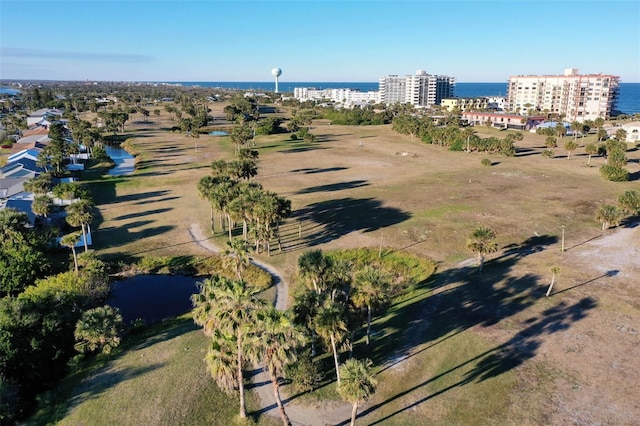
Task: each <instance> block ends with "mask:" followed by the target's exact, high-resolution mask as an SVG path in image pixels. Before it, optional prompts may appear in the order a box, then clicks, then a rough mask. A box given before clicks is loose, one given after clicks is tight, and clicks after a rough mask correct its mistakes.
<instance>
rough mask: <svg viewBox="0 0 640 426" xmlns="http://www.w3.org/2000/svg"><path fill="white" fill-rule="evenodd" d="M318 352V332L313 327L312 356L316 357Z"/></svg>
mask: <svg viewBox="0 0 640 426" xmlns="http://www.w3.org/2000/svg"><path fill="white" fill-rule="evenodd" d="M317 353H318V351H317V350H316V330H315V329H314V328H313V326H312V327H311V356H316V354H317Z"/></svg>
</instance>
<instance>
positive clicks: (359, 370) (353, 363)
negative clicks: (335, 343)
mask: <svg viewBox="0 0 640 426" xmlns="http://www.w3.org/2000/svg"><path fill="white" fill-rule="evenodd" d="M372 364H373V363H372V362H371V360H369V359H365V360H362V361H361V360H357V359H355V358H351V359H348V360H347V361H346V362H345V363H344V364H343V365H342V367H341V370H342V384H340V385H339V386H338V393H339V394H340V396H341V397H342V398H343V399H344V400H346V401H348V402H350V403H352V404H353V409H352V410H351V426H353V425H355V424H356V416H357V415H358V404H359V403H360V402H364V401H366V400H367V399H369V397H371V395H373V394H374V393H375V391H376V386H377V384H378V381H377V380H376V379H375V377H374V376H373V373H372V371H371V366H372Z"/></svg>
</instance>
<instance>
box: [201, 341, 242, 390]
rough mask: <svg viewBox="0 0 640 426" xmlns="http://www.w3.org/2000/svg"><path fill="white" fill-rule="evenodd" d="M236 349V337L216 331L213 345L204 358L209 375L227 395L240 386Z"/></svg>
mask: <svg viewBox="0 0 640 426" xmlns="http://www.w3.org/2000/svg"><path fill="white" fill-rule="evenodd" d="M235 347H236V343H235V339H234V336H230V335H226V334H223V333H221V332H220V331H218V330H216V331H214V332H213V334H212V335H211V344H210V345H209V348H208V350H207V355H205V358H204V360H205V362H206V364H207V368H208V370H209V374H211V377H212V378H213V380H215V382H216V384H217V385H218V387H219V388H220V389H221V390H222V391H223V392H225V393H227V394H232V393H233V392H234V391H235V390H236V389H237V386H238V370H237V368H236V357H235V356H234V353H235Z"/></svg>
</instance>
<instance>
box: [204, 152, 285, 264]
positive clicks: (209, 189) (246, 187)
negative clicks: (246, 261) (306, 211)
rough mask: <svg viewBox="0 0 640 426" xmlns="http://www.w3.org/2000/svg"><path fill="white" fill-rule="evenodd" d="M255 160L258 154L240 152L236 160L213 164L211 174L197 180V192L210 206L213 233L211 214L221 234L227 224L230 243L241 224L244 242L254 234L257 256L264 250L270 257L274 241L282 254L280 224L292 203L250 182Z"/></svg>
mask: <svg viewBox="0 0 640 426" xmlns="http://www.w3.org/2000/svg"><path fill="white" fill-rule="evenodd" d="M257 158H258V153H257V151H254V150H249V149H243V150H241V151H240V158H239V159H238V160H234V161H230V162H227V161H225V160H217V161H214V162H213V163H212V165H211V174H210V175H207V176H204V177H203V178H202V179H200V181H199V182H198V184H197V190H198V194H199V195H200V197H201V198H203V199H205V200H207V201H209V203H210V206H211V228H212V231H213V232H214V233H215V232H216V227H215V219H214V216H215V215H214V212H215V211H217V212H218V213H220V226H221V228H222V230H223V231H224V229H225V222H226V228H227V231H228V234H229V241H232V239H233V229H234V227H235V224H236V223H242V236H243V239H245V240H247V239H248V236H249V234H250V233H251V234H253V235H254V237H255V241H254V242H255V250H256V252H258V253H260V252H261V251H262V250H265V251H266V252H267V254H270V253H271V244H270V242H271V240H272V239H273V238H275V239H276V240H277V241H278V247H279V249H280V251H282V244H281V240H280V228H279V223H280V222H281V221H282V220H284V219H286V218H287V217H289V216H290V215H291V201H290V200H288V199H286V198H283V197H280V196H279V195H278V194H276V193H275V192H272V191H267V190H265V189H263V188H262V185H260V183H258V182H255V181H252V180H251V178H252V177H254V176H256V175H257Z"/></svg>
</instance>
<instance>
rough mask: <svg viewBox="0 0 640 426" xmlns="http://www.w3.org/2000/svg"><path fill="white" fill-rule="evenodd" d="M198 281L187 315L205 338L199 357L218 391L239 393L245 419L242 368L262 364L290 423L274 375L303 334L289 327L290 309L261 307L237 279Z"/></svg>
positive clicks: (288, 360) (288, 359) (293, 352)
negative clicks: (207, 340)
mask: <svg viewBox="0 0 640 426" xmlns="http://www.w3.org/2000/svg"><path fill="white" fill-rule="evenodd" d="M199 285H200V292H199V293H198V294H195V295H193V296H192V302H193V305H194V310H193V318H194V321H195V322H196V324H198V325H201V326H202V327H203V328H204V332H205V334H206V335H207V336H208V337H210V339H211V343H210V345H209V349H208V351H207V355H206V358H205V361H206V364H207V368H208V370H209V372H210V373H211V376H212V377H213V378H214V380H215V381H216V383H217V384H218V386H219V387H220V389H222V390H223V391H225V392H227V393H230V394H231V393H233V392H235V391H238V392H239V399H240V417H241V418H246V416H247V410H246V406H245V397H244V391H245V388H244V371H245V369H246V368H247V367H249V366H252V365H254V364H255V363H262V364H264V365H265V367H266V369H267V370H268V372H269V375H270V378H271V383H272V386H273V391H274V396H275V398H276V402H277V404H278V408H279V410H280V414H281V416H282V420H283V423H284V424H285V425H290V424H291V422H290V421H289V418H288V416H287V413H286V411H285V409H284V406H283V404H282V399H281V398H280V382H279V378H280V377H282V376H283V375H284V366H285V365H287V364H289V363H291V362H293V361H295V360H296V359H297V349H298V348H300V347H302V345H304V342H305V338H304V334H303V333H302V332H301V331H300V330H299V329H298V328H297V327H295V326H293V324H292V320H291V315H290V313H288V312H286V311H278V310H276V309H275V308H274V307H272V306H267V305H266V304H265V302H264V301H263V300H261V299H259V298H257V297H256V294H255V292H254V290H252V289H251V288H250V287H249V286H247V285H246V283H244V282H243V281H241V280H230V279H227V278H224V277H221V276H213V277H211V278H209V279H206V280H204V281H202V282H201V283H200V284H199Z"/></svg>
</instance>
